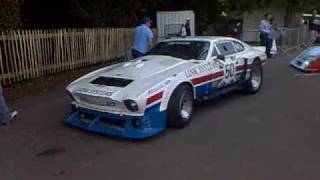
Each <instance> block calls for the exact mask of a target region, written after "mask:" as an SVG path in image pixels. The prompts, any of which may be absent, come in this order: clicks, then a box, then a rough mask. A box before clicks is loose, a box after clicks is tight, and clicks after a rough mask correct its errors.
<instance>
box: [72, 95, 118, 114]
mask: <svg viewBox="0 0 320 180" xmlns="http://www.w3.org/2000/svg"><path fill="white" fill-rule="evenodd" d="M75 96H76V97H77V98H78V99H79V101H80V103H85V104H89V105H96V106H103V107H110V108H109V109H110V110H116V109H117V108H119V107H120V103H119V102H118V101H114V100H112V99H110V98H106V97H100V96H90V95H87V94H80V93H76V95H75Z"/></svg>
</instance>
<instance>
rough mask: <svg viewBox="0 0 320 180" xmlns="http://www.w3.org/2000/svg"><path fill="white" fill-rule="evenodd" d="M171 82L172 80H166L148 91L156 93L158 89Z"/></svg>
mask: <svg viewBox="0 0 320 180" xmlns="http://www.w3.org/2000/svg"><path fill="white" fill-rule="evenodd" d="M170 83H171V80H167V81H165V82H164V83H162V84H160V85H158V86H156V87H154V88H151V89H150V90H149V91H148V94H153V93H155V92H156V91H159V90H160V89H162V88H164V87H165V86H167V85H169V84H170Z"/></svg>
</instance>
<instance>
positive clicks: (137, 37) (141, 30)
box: [132, 17, 153, 58]
mask: <svg viewBox="0 0 320 180" xmlns="http://www.w3.org/2000/svg"><path fill="white" fill-rule="evenodd" d="M151 23H152V21H151V19H150V18H149V17H144V18H143V19H142V23H141V25H140V26H138V27H136V29H135V30H134V42H133V46H132V57H133V58H138V57H141V56H143V55H145V54H146V53H147V52H148V51H149V49H151V48H152V46H153V33H152V31H151V29H150V27H151Z"/></svg>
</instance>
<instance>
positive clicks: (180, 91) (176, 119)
mask: <svg viewBox="0 0 320 180" xmlns="http://www.w3.org/2000/svg"><path fill="white" fill-rule="evenodd" d="M185 100H186V101H188V103H189V100H190V103H191V105H190V107H191V109H190V112H188V114H189V116H188V117H187V118H186V116H183V115H182V114H183V113H182V106H183V104H184V105H186V102H184V101H185ZM193 107H194V99H193V91H192V89H191V87H190V86H188V85H187V84H182V85H180V86H178V87H177V88H176V90H175V91H174V92H173V94H172V96H171V98H170V100H169V104H168V126H170V127H173V128H178V129H183V128H184V127H186V126H187V125H188V124H189V123H190V121H191V117H192V113H193ZM186 108H189V104H187V107H186ZM184 112H186V111H184Z"/></svg>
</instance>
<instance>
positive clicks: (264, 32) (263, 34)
mask: <svg viewBox="0 0 320 180" xmlns="http://www.w3.org/2000/svg"><path fill="white" fill-rule="evenodd" d="M271 18H272V16H271V14H270V13H266V14H265V16H264V19H262V20H261V22H260V25H259V30H260V41H261V46H265V47H266V54H267V57H268V58H272V56H271V53H270V52H271V48H272V38H270V35H271V36H272V25H271V24H270V19H271Z"/></svg>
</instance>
